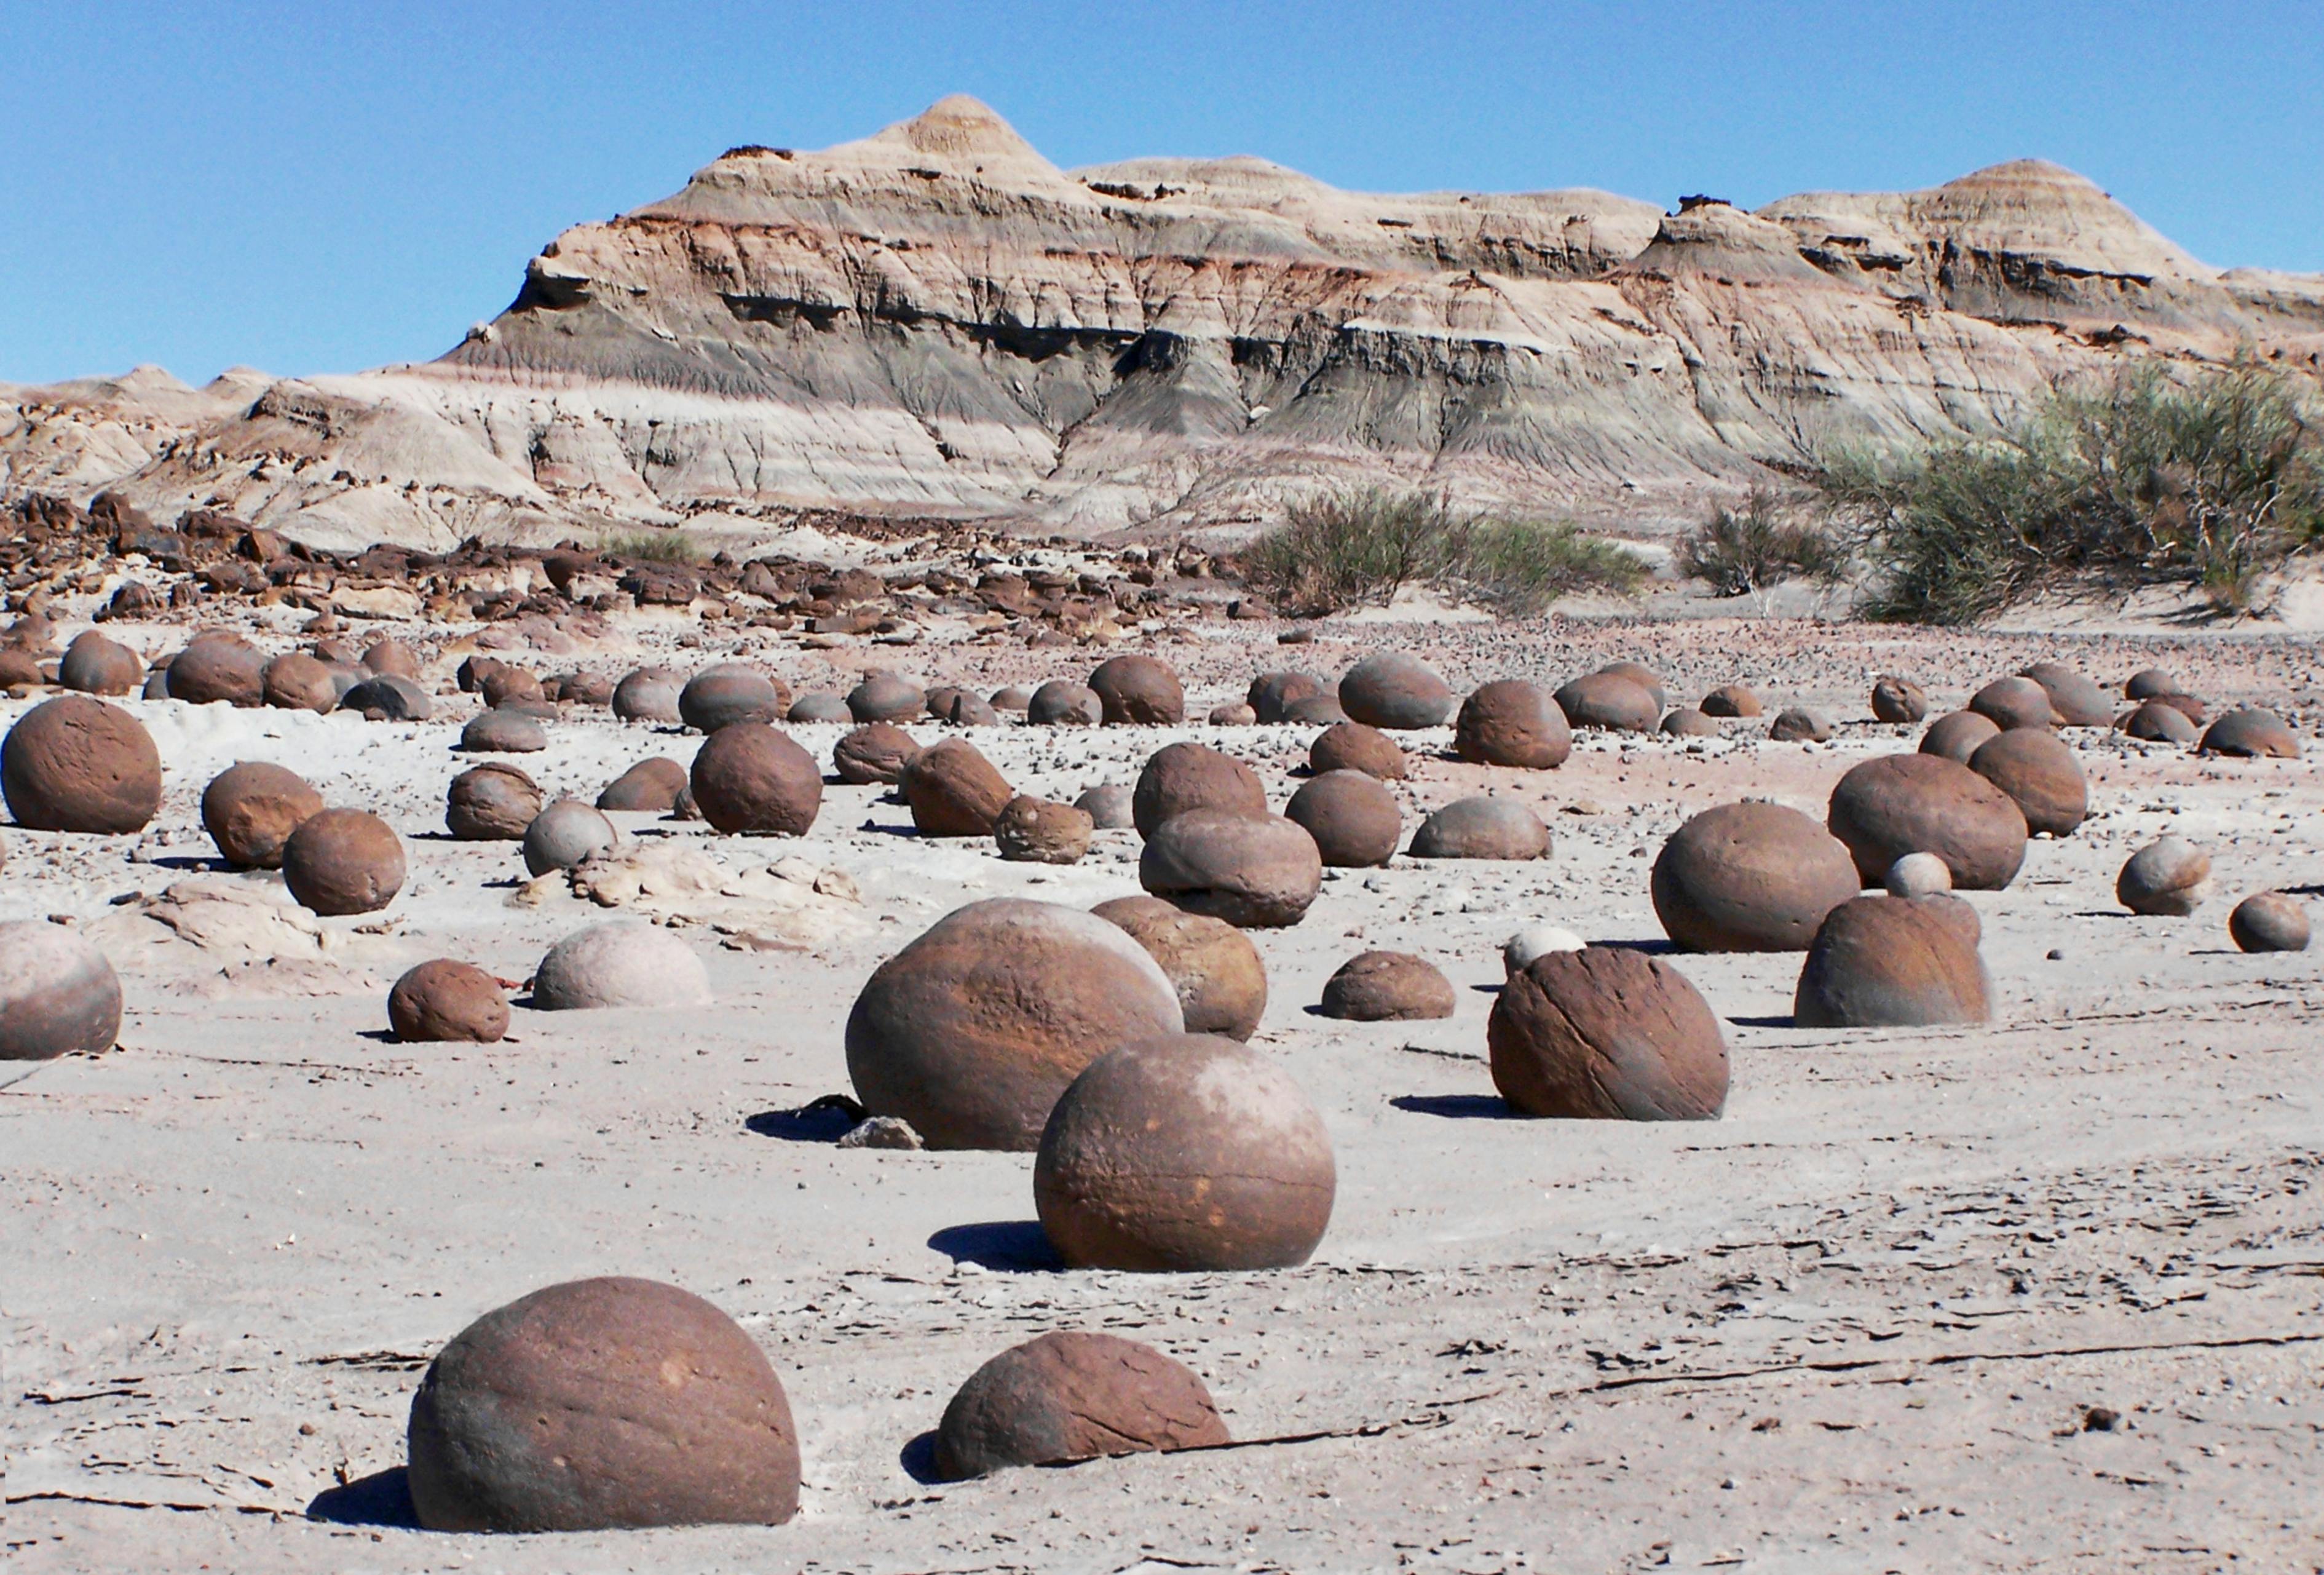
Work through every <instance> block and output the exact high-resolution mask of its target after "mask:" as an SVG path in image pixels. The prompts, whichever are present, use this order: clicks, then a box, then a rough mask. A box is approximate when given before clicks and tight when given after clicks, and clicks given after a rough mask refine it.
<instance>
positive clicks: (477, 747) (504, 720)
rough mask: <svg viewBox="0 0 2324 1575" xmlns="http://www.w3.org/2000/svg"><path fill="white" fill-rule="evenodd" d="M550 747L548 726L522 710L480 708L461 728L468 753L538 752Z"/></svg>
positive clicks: (529, 753) (534, 753) (461, 738)
mask: <svg viewBox="0 0 2324 1575" xmlns="http://www.w3.org/2000/svg"><path fill="white" fill-rule="evenodd" d="M548 747H549V729H548V728H546V727H542V726H541V725H540V724H539V722H538V721H536V720H535V719H533V718H530V717H528V716H525V715H524V714H523V713H521V712H520V711H499V710H494V711H479V712H477V713H476V714H475V716H473V717H471V718H468V725H467V726H466V727H462V728H461V729H460V749H461V752H462V753H463V754H467V755H538V754H539V752H540V751H542V750H544V749H546V748H548Z"/></svg>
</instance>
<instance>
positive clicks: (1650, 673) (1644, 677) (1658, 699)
mask: <svg viewBox="0 0 2324 1575" xmlns="http://www.w3.org/2000/svg"><path fill="white" fill-rule="evenodd" d="M1598 672H1599V673H1600V674H1601V675H1604V676H1607V677H1611V678H1627V679H1628V680H1629V681H1631V682H1632V683H1635V684H1637V686H1638V687H1639V688H1640V689H1642V690H1646V692H1647V693H1648V694H1650V695H1652V696H1654V697H1655V710H1656V711H1657V712H1659V711H1661V710H1662V709H1664V708H1665V707H1666V706H1668V705H1669V704H1670V691H1669V690H1666V689H1665V688H1664V687H1663V681H1662V675H1661V674H1659V673H1657V672H1655V670H1654V669H1653V668H1651V667H1647V666H1646V665H1644V664H1642V663H1640V662H1608V663H1606V665H1605V666H1603V667H1601V668H1600V669H1599V670H1598Z"/></svg>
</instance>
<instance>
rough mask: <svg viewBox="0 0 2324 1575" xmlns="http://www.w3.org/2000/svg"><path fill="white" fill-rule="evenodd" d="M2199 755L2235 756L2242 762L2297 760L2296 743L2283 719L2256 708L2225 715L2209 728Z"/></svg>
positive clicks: (2298, 743) (2230, 712) (2270, 712)
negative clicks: (2240, 757)
mask: <svg viewBox="0 0 2324 1575" xmlns="http://www.w3.org/2000/svg"><path fill="white" fill-rule="evenodd" d="M2201 748H2202V752H2203V753H2204V754H2206V755H2242V756H2245V757H2246V758H2258V757H2262V756H2267V757H2273V758H2274V759H2277V760H2297V759H2299V758H2300V740H2299V739H2298V738H2295V737H2292V729H2291V728H2289V727H2285V726H2284V725H2283V718H2281V717H2279V716H2277V715H2276V714H2275V713H2274V712H2273V711H2264V710H2261V709H2258V708H2256V707H2253V708H2251V709H2246V710H2241V711H2229V712H2228V713H2227V715H2226V716H2224V717H2221V718H2219V719H2218V721H2216V722H2214V723H2212V724H2211V726H2210V729H2209V731H2208V732H2206V733H2205V734H2204V735H2203V742H2202V745H2201Z"/></svg>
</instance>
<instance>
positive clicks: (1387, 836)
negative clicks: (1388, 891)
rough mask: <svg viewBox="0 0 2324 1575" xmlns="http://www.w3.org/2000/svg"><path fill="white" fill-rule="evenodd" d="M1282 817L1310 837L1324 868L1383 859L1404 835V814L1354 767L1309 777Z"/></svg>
mask: <svg viewBox="0 0 2324 1575" xmlns="http://www.w3.org/2000/svg"><path fill="white" fill-rule="evenodd" d="M1283 817H1284V819H1285V820H1289V821H1291V822H1292V823H1293V824H1295V825H1296V826H1299V827H1302V828H1304V829H1305V830H1306V833H1307V835H1308V836H1310V837H1313V838H1314V839H1315V850H1316V852H1317V853H1318V854H1320V855H1321V856H1322V857H1323V863H1324V865H1325V866H1327V867H1330V868H1333V869H1365V868H1369V867H1370V866H1373V865H1379V864H1386V863H1387V862H1388V860H1389V859H1390V858H1392V857H1395V855H1396V848H1397V843H1398V842H1400V841H1402V840H1403V839H1404V815H1403V813H1402V812H1401V811H1398V810H1397V807H1396V795H1395V794H1394V793H1391V792H1388V789H1386V788H1384V787H1382V786H1381V785H1380V783H1379V778H1378V777H1376V776H1372V775H1370V774H1367V773H1365V772H1360V771H1327V772H1324V773H1323V774H1321V775H1320V776H1312V777H1309V778H1308V779H1307V780H1306V781H1305V782H1304V783H1301V784H1300V786H1299V791H1298V792H1296V793H1293V794H1292V795H1291V801H1290V802H1289V803H1288V804H1286V805H1285V806H1284V809H1283Z"/></svg>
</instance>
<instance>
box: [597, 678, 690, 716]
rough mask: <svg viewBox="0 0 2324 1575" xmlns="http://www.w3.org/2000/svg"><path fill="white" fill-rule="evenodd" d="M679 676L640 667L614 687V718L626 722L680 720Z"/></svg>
mask: <svg viewBox="0 0 2324 1575" xmlns="http://www.w3.org/2000/svg"><path fill="white" fill-rule="evenodd" d="M681 692H682V690H681V685H680V683H679V681H678V674H676V673H674V672H670V671H669V669H668V668H663V667H641V668H639V669H637V670H636V671H635V672H629V673H626V674H624V675H623V676H622V681H621V682H619V683H617V684H615V685H614V686H613V715H614V716H616V717H619V718H621V719H622V721H624V722H675V721H677V720H678V719H679V712H678V695H679V694H680V693H681Z"/></svg>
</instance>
